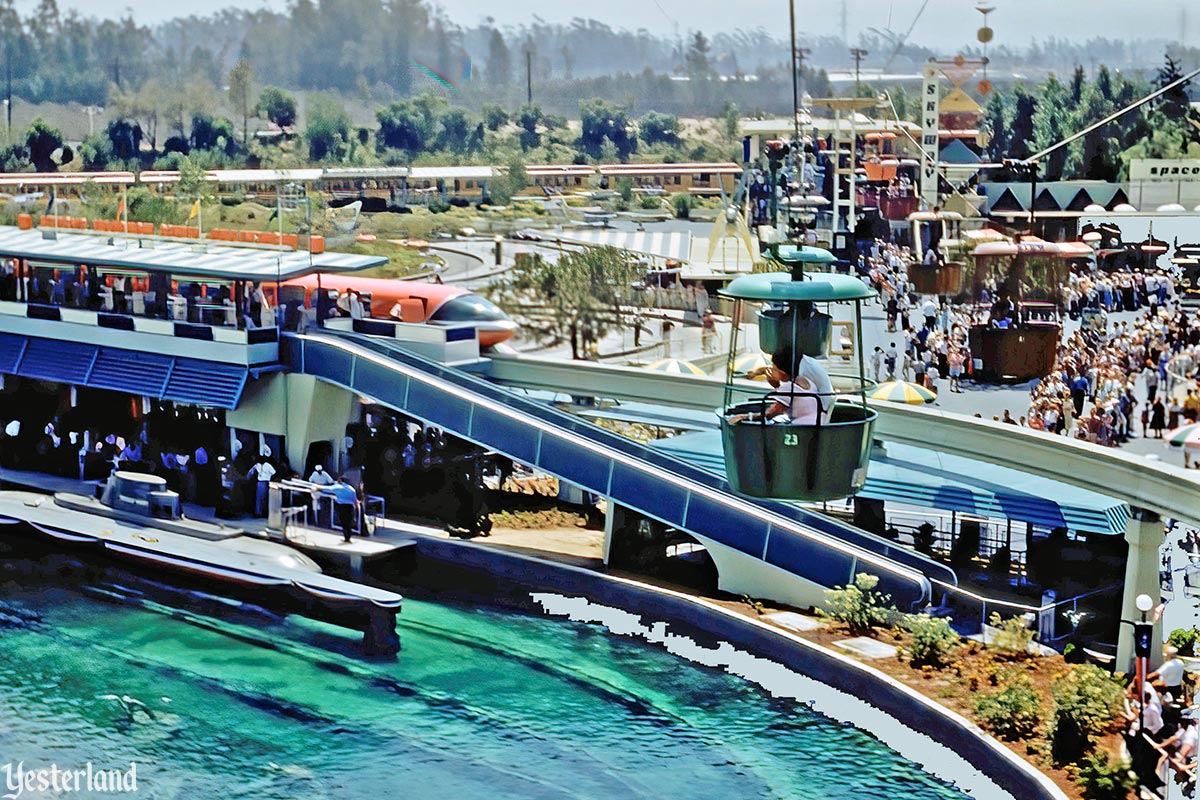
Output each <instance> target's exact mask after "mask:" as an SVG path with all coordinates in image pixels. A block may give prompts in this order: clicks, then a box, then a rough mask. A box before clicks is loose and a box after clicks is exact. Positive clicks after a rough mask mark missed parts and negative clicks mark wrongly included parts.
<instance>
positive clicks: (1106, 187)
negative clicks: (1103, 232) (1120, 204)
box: [1083, 183, 1120, 208]
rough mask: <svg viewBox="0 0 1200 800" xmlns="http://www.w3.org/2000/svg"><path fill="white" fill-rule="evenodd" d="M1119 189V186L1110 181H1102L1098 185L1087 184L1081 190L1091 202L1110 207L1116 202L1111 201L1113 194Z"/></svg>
mask: <svg viewBox="0 0 1200 800" xmlns="http://www.w3.org/2000/svg"><path fill="white" fill-rule="evenodd" d="M1119 190H1120V187H1119V186H1115V185H1114V184H1111V183H1102V184H1099V185H1098V186H1088V187H1087V188H1085V189H1084V190H1083V191H1084V192H1086V193H1087V195H1088V197H1090V198H1091V201H1092V202H1093V203H1097V204H1099V205H1102V206H1104V207H1105V208H1112V207H1113V206H1114V205H1116V203H1114V202H1113V195H1115V194H1116V193H1117V192H1118V191H1119Z"/></svg>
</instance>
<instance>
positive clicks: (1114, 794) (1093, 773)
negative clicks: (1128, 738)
mask: <svg viewBox="0 0 1200 800" xmlns="http://www.w3.org/2000/svg"><path fill="white" fill-rule="evenodd" d="M1075 780H1076V782H1077V783H1078V784H1079V788H1080V789H1082V790H1083V796H1084V798H1085V800H1125V799H1126V798H1127V797H1129V792H1130V790H1132V789H1133V787H1134V786H1135V785H1137V776H1136V775H1135V774H1134V773H1133V771H1132V770H1131V769H1130V767H1129V763H1128V762H1126V761H1116V762H1113V761H1109V760H1108V756H1106V755H1101V754H1099V753H1093V754H1092V755H1090V756H1088V757H1087V758H1085V759H1084V760H1083V763H1082V765H1080V767H1079V773H1078V774H1077V775H1076V778H1075Z"/></svg>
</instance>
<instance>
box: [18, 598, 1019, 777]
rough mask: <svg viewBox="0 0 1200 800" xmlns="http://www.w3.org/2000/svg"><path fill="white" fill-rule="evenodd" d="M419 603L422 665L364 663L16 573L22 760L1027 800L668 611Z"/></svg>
mask: <svg viewBox="0 0 1200 800" xmlns="http://www.w3.org/2000/svg"><path fill="white" fill-rule="evenodd" d="M416 595H417V599H412V598H411V597H410V598H408V599H406V602H405V608H404V612H403V613H402V614H401V615H400V626H399V628H400V635H401V638H402V641H403V645H404V649H403V651H402V652H401V654H400V656H399V658H398V659H396V660H395V661H364V660H362V659H360V658H358V657H357V656H356V655H355V653H356V643H355V642H354V641H353V639H352V638H350V637H348V636H346V634H345V632H344V631H341V630H339V629H336V628H334V627H332V626H329V625H325V624H323V623H319V622H314V621H311V620H307V619H301V618H295V617H289V618H287V619H279V618H272V617H271V616H270V615H269V614H268V613H267V612H265V611H262V610H261V609H252V608H251V609H247V608H239V609H232V610H231V613H229V614H219V615H217V616H215V617H214V616H212V615H209V614H204V615H201V614H197V613H195V612H194V611H192V610H188V609H185V608H181V607H177V606H169V605H164V604H160V603H159V602H157V601H155V600H153V599H151V597H150V596H149V595H148V594H146V593H145V592H143V591H142V590H141V589H140V588H131V587H130V586H125V585H121V584H120V583H119V582H98V581H92V582H88V581H79V582H74V583H67V584H65V585H64V584H62V583H61V581H56V582H55V583H54V584H53V585H52V584H51V583H50V582H49V581H40V580H38V579H36V578H32V579H31V578H30V577H29V576H28V575H26V576H23V577H22V579H21V580H19V581H17V580H6V582H3V583H0V636H2V637H3V647H0V664H2V665H3V670H2V671H0V719H3V720H4V725H3V726H2V728H0V751H2V752H3V753H4V754H5V760H7V761H9V762H11V763H12V764H14V765H15V764H17V763H21V762H23V763H24V767H25V769H27V770H28V769H41V768H49V767H50V766H51V765H56V766H57V767H58V768H59V769H75V768H82V767H83V766H84V765H85V764H87V763H88V762H91V763H93V764H94V765H95V767H96V768H97V769H112V768H123V769H126V770H127V769H129V765H130V764H136V769H137V781H138V788H139V794H140V796H145V797H153V798H190V797H228V798H242V797H244V798H290V797H296V796H305V797H328V798H367V797H378V796H396V795H397V794H398V793H399V794H400V795H401V796H408V797H441V796H451V795H453V796H455V797H463V798H485V797H486V798H497V797H506V798H591V797H596V798H600V797H612V796H624V797H646V798H651V797H655V798H657V797H680V798H683V797H687V798H695V797H739V798H741V797H764V798H793V797H795V798H807V797H822V798H894V797H900V796H903V797H905V798H930V800H935V799H936V800H941V799H943V798H945V799H946V800H949V799H950V798H962V797H964V796H967V795H966V793H965V792H964V789H969V790H970V796H975V797H1007V795H1006V794H1005V793H1004V792H1002V791H1001V790H999V789H998V788H997V787H996V786H995V785H994V784H992V783H991V782H990V781H988V780H987V779H986V778H984V777H983V776H982V775H980V774H979V773H978V772H976V771H975V770H973V769H972V768H970V767H969V766H967V765H966V764H965V762H963V761H962V759H959V758H957V757H956V756H954V755H953V753H949V751H948V750H945V749H944V748H943V749H942V752H940V753H939V752H937V749H938V748H939V747H940V746H939V745H935V744H934V743H932V742H931V741H929V742H927V743H924V744H920V745H918V746H917V751H913V752H906V755H908V756H909V758H914V757H915V758H921V754H920V753H921V752H928V753H929V756H928V757H927V758H924V759H922V761H923V763H925V764H926V765H929V767H928V768H933V766H935V765H936V768H937V769H938V771H939V773H940V776H935V775H934V774H930V773H929V772H925V771H923V770H922V768H921V767H919V766H918V765H917V764H916V763H913V761H911V760H908V759H906V758H905V757H903V756H901V755H899V754H898V753H897V752H895V751H894V750H892V749H891V748H889V747H888V746H887V745H885V744H884V743H882V742H881V741H880V740H879V739H876V738H875V737H874V736H872V735H869V734H868V733H866V732H864V730H862V729H861V728H858V727H854V726H853V725H850V724H846V723H845V722H842V721H837V720H836V719H833V718H831V716H838V717H842V718H847V717H849V718H852V721H854V722H857V723H858V724H859V725H862V726H868V725H869V726H870V728H871V729H872V730H878V731H882V733H881V734H880V735H881V736H884V737H885V738H887V739H889V740H892V741H896V740H908V741H907V745H906V746H911V745H912V743H913V741H915V740H919V739H921V738H923V737H920V736H917V735H915V734H913V732H912V731H909V730H907V729H905V728H904V727H903V726H901V725H899V724H898V723H896V722H894V721H892V722H891V725H890V727H891V728H894V730H888V728H889V725H888V724H884V721H886V720H887V719H888V718H887V717H886V716H885V715H883V714H881V713H880V712H877V711H875V710H874V709H870V708H869V707H868V706H867V705H866V704H865V703H863V702H862V701H860V700H857V699H855V698H851V697H849V696H847V695H843V694H842V693H839V692H835V691H834V690H831V689H829V688H828V687H823V686H822V685H821V684H819V683H817V682H815V681H812V680H811V679H808V678H804V677H803V676H801V675H798V674H797V673H795V672H793V671H791V670H788V669H786V668H784V667H782V666H780V665H777V664H771V663H770V662H767V661H765V660H763V659H756V658H755V657H754V656H751V655H750V654H746V653H741V652H740V651H737V650H736V649H734V648H731V647H729V646H727V645H726V646H724V647H718V648H717V649H716V650H715V651H713V650H708V649H706V648H705V646H703V645H698V644H696V643H695V642H694V641H693V640H692V639H691V638H690V637H689V636H687V635H681V634H679V633H676V632H675V631H676V629H675V628H673V627H670V626H667V625H666V624H665V623H661V622H659V623H655V622H649V623H647V622H643V621H642V620H641V619H640V618H638V617H636V616H635V615H630V614H628V612H623V611H621V610H620V609H615V608H610V607H606V606H603V605H596V604H588V603H587V601H585V600H582V599H581V598H567V597H562V596H560V595H553V594H538V595H535V596H533V597H532V598H531V600H532V602H533V603H536V604H537V605H539V606H541V607H542V608H543V609H544V610H545V611H546V612H548V613H550V614H553V615H554V617H557V618H552V617H549V616H538V615H535V614H532V613H525V612H520V611H513V610H507V609H504V610H502V609H500V608H497V607H487V606H479V605H476V604H467V603H463V602H460V601H458V600H453V599H447V598H446V597H445V596H443V595H434V594H426V595H425V596H422V595H421V593H420V592H417V593H416ZM209 601H210V604H211V601H212V598H209ZM564 617H575V619H564ZM580 619H588V620H590V621H578V620H580ZM600 622H603V624H600ZM712 652H720V653H721V654H722V658H721V659H720V661H721V666H715V665H709V664H713V663H714V661H713V659H712V658H711V657H709V656H708V655H706V653H710V654H711V653H712ZM734 673H739V674H734ZM743 676H744V677H743ZM813 701H815V702H816V706H815V708H814V707H810V703H811V702H813ZM827 714H828V715H830V716H827ZM922 748H927V749H924V750H922ZM928 748H932V749H928ZM918 751H919V752H918ZM947 753H949V758H947V757H946V755H947ZM950 762H955V763H953V764H952V763H950ZM947 770H949V771H947ZM949 781H956V782H957V783H958V786H955V785H952V784H951V783H950V782H949ZM959 787H963V788H959ZM72 796H89V795H88V794H87V793H78V794H73V795H72ZM96 796H109V795H101V794H97V795H96Z"/></svg>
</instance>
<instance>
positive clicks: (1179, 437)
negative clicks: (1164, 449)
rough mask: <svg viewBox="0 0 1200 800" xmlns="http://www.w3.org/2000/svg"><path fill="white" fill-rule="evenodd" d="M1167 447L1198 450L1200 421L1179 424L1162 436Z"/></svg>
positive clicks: (1199, 446) (1199, 448) (1199, 444)
mask: <svg viewBox="0 0 1200 800" xmlns="http://www.w3.org/2000/svg"><path fill="white" fill-rule="evenodd" d="M1164 439H1165V441H1166V443H1167V446H1168V447H1182V448H1184V449H1186V450H1200V422H1193V423H1191V424H1190V425H1180V426H1179V427H1178V428H1176V429H1175V430H1173V431H1171V432H1170V433H1168V434H1167V435H1166V436H1165V437H1164Z"/></svg>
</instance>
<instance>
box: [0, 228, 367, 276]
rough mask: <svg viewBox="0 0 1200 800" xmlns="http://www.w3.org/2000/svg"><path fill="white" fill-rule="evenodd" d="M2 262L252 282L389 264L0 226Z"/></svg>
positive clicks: (327, 255) (347, 255)
mask: <svg viewBox="0 0 1200 800" xmlns="http://www.w3.org/2000/svg"><path fill="white" fill-rule="evenodd" d="M47 236H52V237H53V238H47ZM0 258H23V259H30V260H33V261H50V262H55V263H64V264H88V265H90V266H96V267H108V268H112V269H129V270H138V271H143V272H170V273H175V274H181V275H191V276H194V277H197V278H217V279H223V280H253V281H263V280H266V281H274V280H290V279H292V278H299V277H302V276H304V275H309V274H312V273H314V272H357V271H358V270H363V269H369V268H371V267H378V266H382V265H384V264H386V263H387V259H386V258H383V257H381V256H360V255H353V254H350V253H319V254H309V253H307V252H297V251H291V250H257V249H251V248H246V247H230V246H228V245H216V244H209V243H207V242H172V241H164V240H156V239H136V238H122V237H120V236H119V235H118V236H111V237H110V236H105V235H96V234H82V233H65V232H63V231H58V232H50V231H46V232H43V231H42V230H20V229H19V228H14V227H11V226H0Z"/></svg>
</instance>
